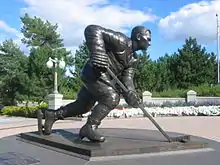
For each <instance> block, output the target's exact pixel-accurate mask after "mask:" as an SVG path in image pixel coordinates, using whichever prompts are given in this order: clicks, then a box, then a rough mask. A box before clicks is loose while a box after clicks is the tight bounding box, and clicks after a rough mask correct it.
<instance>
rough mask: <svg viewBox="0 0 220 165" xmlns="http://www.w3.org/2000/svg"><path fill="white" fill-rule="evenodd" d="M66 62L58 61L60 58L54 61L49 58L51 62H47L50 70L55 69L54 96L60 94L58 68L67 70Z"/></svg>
mask: <svg viewBox="0 0 220 165" xmlns="http://www.w3.org/2000/svg"><path fill="white" fill-rule="evenodd" d="M65 65H66V64H65V61H64V60H63V58H62V59H61V60H58V58H55V59H52V58H51V57H49V60H48V61H47V67H48V68H49V69H51V68H53V67H54V69H55V71H54V94H58V93H59V92H58V90H57V67H59V68H61V69H64V68H65Z"/></svg>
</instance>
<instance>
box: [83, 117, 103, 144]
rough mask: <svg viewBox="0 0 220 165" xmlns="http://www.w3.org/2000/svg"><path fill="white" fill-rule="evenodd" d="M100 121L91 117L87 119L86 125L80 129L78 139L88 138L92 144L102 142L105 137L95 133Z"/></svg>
mask: <svg viewBox="0 0 220 165" xmlns="http://www.w3.org/2000/svg"><path fill="white" fill-rule="evenodd" d="M99 125H100V121H97V120H94V119H92V118H91V116H89V117H88V120H87V123H86V124H85V125H84V126H83V127H82V128H81V129H80V132H79V138H80V139H83V138H85V137H86V138H88V139H89V140H90V141H92V142H104V141H105V137H104V136H102V135H100V134H99V133H98V131H97V128H98V126H99Z"/></svg>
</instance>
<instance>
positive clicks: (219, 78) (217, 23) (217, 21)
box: [216, 14, 220, 84]
mask: <svg viewBox="0 0 220 165" xmlns="http://www.w3.org/2000/svg"><path fill="white" fill-rule="evenodd" d="M216 25H217V34H216V36H217V52H216V54H217V61H218V84H219V83H220V77H219V33H220V31H219V20H218V14H216Z"/></svg>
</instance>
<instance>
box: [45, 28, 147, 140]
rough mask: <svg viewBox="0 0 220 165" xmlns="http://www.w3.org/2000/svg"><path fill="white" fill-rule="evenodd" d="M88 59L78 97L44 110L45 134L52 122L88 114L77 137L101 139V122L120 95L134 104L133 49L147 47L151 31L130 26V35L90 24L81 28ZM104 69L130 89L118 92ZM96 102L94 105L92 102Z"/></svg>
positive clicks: (50, 128) (137, 99)
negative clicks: (67, 102) (58, 106)
mask: <svg viewBox="0 0 220 165" xmlns="http://www.w3.org/2000/svg"><path fill="white" fill-rule="evenodd" d="M84 35H85V41H86V45H87V47H88V49H89V52H90V58H89V60H88V62H87V63H86V64H85V66H84V68H83V69H82V73H81V79H82V81H83V86H82V87H81V89H80V91H79V93H78V95H77V99H76V100H75V101H74V102H72V103H70V104H67V105H65V106H62V107H60V108H58V109H56V110H50V109H48V110H46V111H45V124H44V134H45V135H50V134H51V131H52V126H53V124H54V122H55V121H57V120H62V119H64V118H66V117H73V116H78V115H82V114H85V113H87V112H88V111H89V110H90V109H91V115H89V116H88V119H87V122H86V124H85V125H84V126H83V127H82V128H81V129H80V131H79V138H80V139H83V138H88V139H89V140H90V141H93V142H104V141H105V137H104V136H102V135H100V133H99V132H98V126H99V125H100V124H101V121H102V120H103V119H104V118H105V117H106V116H107V115H108V114H109V112H110V111H111V110H113V109H114V108H115V107H116V106H117V105H118V104H119V101H120V95H122V96H123V97H124V99H125V101H126V102H127V104H128V105H130V106H132V107H137V103H138V101H139V97H138V94H137V92H136V91H135V87H134V84H133V77H134V73H135V67H136V65H137V57H136V54H135V52H136V51H138V50H147V48H148V47H149V46H150V42H151V31H150V30H149V29H147V28H145V27H144V26H136V27H134V28H133V29H132V32H131V37H127V36H126V35H124V34H122V33H121V32H117V31H113V30H110V29H107V28H104V27H102V26H99V25H89V26H87V27H86V28H85V31H84ZM107 68H109V69H111V70H112V72H113V73H114V74H115V75H116V76H117V77H118V78H119V79H120V80H121V82H122V83H123V84H124V85H125V86H126V87H127V89H129V92H126V93H125V92H121V90H120V88H119V87H118V86H117V84H116V83H115V81H114V80H113V78H112V77H111V76H110V75H109V74H108V72H106V70H107ZM96 102H97V104H96V105H95V103H96Z"/></svg>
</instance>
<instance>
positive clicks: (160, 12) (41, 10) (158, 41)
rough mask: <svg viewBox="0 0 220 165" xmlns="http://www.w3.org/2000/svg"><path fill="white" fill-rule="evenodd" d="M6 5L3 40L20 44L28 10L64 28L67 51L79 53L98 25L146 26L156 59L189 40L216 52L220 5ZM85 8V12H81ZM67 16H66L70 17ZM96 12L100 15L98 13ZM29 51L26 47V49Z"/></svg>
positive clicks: (1, 11)
mask: <svg viewBox="0 0 220 165" xmlns="http://www.w3.org/2000/svg"><path fill="white" fill-rule="evenodd" d="M84 1H85V2H80V4H77V3H79V1H76V0H63V1H62V0H53V1H52V0H38V1H37V0H7V1H6V0H3V1H2V2H1V6H0V41H1V42H2V41H3V40H4V39H8V38H13V39H15V40H16V41H17V42H18V43H19V44H21V43H20V41H19V40H20V38H19V37H20V36H19V35H20V34H19V31H20V28H21V22H20V16H21V13H22V12H23V11H26V12H28V13H29V14H30V15H32V16H33V15H36V16H40V17H42V18H43V19H48V20H49V21H51V22H53V23H59V24H60V25H61V26H60V27H61V28H60V33H61V34H62V35H63V36H64V40H65V45H66V47H68V48H70V49H72V50H75V49H76V48H77V45H79V44H80V42H81V41H82V40H83V29H84V28H85V26H86V25H87V24H90V23H96V24H100V25H103V26H106V27H109V28H112V29H115V30H122V31H123V30H126V29H128V30H129V31H125V33H126V34H127V35H130V29H131V27H133V26H135V25H137V24H143V25H145V26H146V27H148V28H150V29H151V31H152V46H151V48H150V49H149V52H150V56H151V58H152V59H154V60H155V59H157V58H158V57H160V56H164V54H165V53H173V52H175V51H177V49H178V48H180V47H181V46H182V45H183V43H184V40H185V38H186V37H188V36H193V37H196V38H197V39H198V41H199V43H201V44H202V45H205V46H206V48H207V50H208V51H214V52H215V51H216V35H215V34H216V17H215V14H216V13H217V12H219V13H220V0H214V1H210V0H209V1H196V0H178V1H177V0H147V1H145V0H111V1H107V0H84ZM80 8H81V10H80ZM65 12H66V13H65ZM93 13H94V14H93ZM21 47H22V49H24V46H22V45H21Z"/></svg>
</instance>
